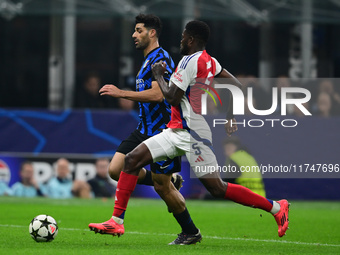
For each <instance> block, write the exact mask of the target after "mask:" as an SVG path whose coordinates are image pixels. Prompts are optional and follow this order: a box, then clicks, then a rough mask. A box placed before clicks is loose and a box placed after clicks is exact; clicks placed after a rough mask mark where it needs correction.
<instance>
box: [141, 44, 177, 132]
mask: <svg viewBox="0 0 340 255" xmlns="http://www.w3.org/2000/svg"><path fill="white" fill-rule="evenodd" d="M160 60H162V61H165V62H166V65H167V67H166V72H165V74H164V79H165V80H166V81H167V82H168V81H169V79H170V76H171V74H172V72H173V71H174V69H175V63H174V61H173V60H172V58H171V57H170V55H169V53H168V52H167V51H165V50H164V49H163V48H161V47H158V48H156V49H154V50H152V51H151V52H149V54H148V55H146V56H145V58H144V62H143V65H142V67H141V69H140V70H139V72H138V74H137V77H136V91H144V90H147V89H150V88H151V83H152V81H154V80H155V79H154V78H153V75H152V70H151V66H152V65H153V64H155V63H157V62H158V61H160ZM138 104H139V119H140V121H139V124H138V127H137V129H138V130H139V131H140V132H141V133H142V134H144V135H148V136H153V135H156V134H158V133H159V132H160V130H161V129H163V128H166V124H167V123H168V122H169V120H170V115H171V106H170V104H169V103H168V102H166V100H165V99H164V100H163V102H161V103H141V102H138Z"/></svg>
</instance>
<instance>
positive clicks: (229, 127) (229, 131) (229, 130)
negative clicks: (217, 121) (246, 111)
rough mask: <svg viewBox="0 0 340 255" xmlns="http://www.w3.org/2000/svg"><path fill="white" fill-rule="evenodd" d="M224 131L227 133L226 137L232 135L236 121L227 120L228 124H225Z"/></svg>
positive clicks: (235, 128)
mask: <svg viewBox="0 0 340 255" xmlns="http://www.w3.org/2000/svg"><path fill="white" fill-rule="evenodd" d="M225 129H226V131H227V135H228V136H231V134H232V133H234V132H236V131H237V125H236V119H235V118H234V119H230V120H228V123H227V124H225Z"/></svg>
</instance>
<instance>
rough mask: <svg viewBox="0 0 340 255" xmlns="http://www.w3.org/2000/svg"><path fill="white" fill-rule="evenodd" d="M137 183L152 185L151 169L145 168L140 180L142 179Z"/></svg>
mask: <svg viewBox="0 0 340 255" xmlns="http://www.w3.org/2000/svg"><path fill="white" fill-rule="evenodd" d="M138 184H143V185H148V186H153V181H152V175H151V171H149V170H146V174H145V178H144V180H142V181H141V182H139V183H138Z"/></svg>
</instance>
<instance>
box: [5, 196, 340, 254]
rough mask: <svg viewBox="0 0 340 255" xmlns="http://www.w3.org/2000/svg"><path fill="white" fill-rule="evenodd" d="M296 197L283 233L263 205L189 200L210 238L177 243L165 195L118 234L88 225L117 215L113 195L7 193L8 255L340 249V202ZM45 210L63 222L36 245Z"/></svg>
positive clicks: (136, 203) (133, 211) (140, 207)
mask: <svg viewBox="0 0 340 255" xmlns="http://www.w3.org/2000/svg"><path fill="white" fill-rule="evenodd" d="M291 202H292V205H291V210H290V215H289V216H290V217H289V219H290V229H289V230H288V231H287V235H286V236H284V237H283V238H279V237H278V236H277V226H276V223H275V221H274V218H273V217H272V216H271V215H270V214H268V213H265V212H263V211H261V210H259V209H252V208H248V207H243V206H240V205H237V204H234V203H232V202H225V201H200V200H189V201H187V207H188V209H189V211H190V213H191V216H192V218H193V220H194V222H195V223H196V225H197V227H199V228H200V229H201V232H202V235H203V240H202V242H201V243H199V244H197V245H191V246H169V245H167V243H169V242H171V241H172V240H174V239H175V238H176V234H177V233H179V232H180V228H179V226H178V225H177V223H176V221H175V219H174V218H173V216H172V215H171V214H169V213H168V212H167V208H166V206H165V204H164V202H163V201H161V200H156V199H155V200H152V199H131V200H130V202H129V206H128V210H127V212H126V215H125V234H124V235H123V236H122V237H120V238H118V237H112V236H109V235H100V234H94V232H90V231H89V229H88V227H87V225H88V223H90V222H102V221H106V220H108V219H109V217H110V216H111V214H112V209H113V200H112V199H110V200H106V201H105V200H100V199H92V200H80V199H71V200H51V199H46V198H34V199H27V198H26V199H24V198H13V197H0V254H120V255H121V254H158V255H160V254H176V255H177V254H215V255H218V254H340V203H339V202H301V201H291ZM38 214H49V215H51V216H53V217H54V218H55V219H56V220H57V222H58V226H59V233H58V236H57V237H56V239H55V240H54V241H53V242H51V243H36V242H35V241H34V240H33V239H32V238H31V237H30V235H29V233H28V225H29V223H30V221H31V220H32V218H33V217H35V216H36V215H38Z"/></svg>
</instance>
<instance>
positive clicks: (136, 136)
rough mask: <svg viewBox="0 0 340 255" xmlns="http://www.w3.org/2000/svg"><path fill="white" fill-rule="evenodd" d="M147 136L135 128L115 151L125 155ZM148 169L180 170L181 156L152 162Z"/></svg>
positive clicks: (155, 171)
mask: <svg viewBox="0 0 340 255" xmlns="http://www.w3.org/2000/svg"><path fill="white" fill-rule="evenodd" d="M148 138H150V136H147V135H143V134H141V133H140V132H139V130H135V131H133V132H132V133H131V134H130V135H129V137H128V138H127V139H125V140H124V141H122V142H121V144H120V145H119V146H118V149H117V152H120V153H122V154H124V155H126V154H128V153H129V152H131V151H133V149H134V148H136V147H137V146H138V145H139V144H141V143H142V142H144V141H145V140H146V139H148ZM150 169H151V171H152V172H153V173H156V174H169V173H175V172H180V171H181V157H175V158H173V159H170V158H168V159H167V160H163V161H159V162H155V163H152V164H150Z"/></svg>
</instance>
